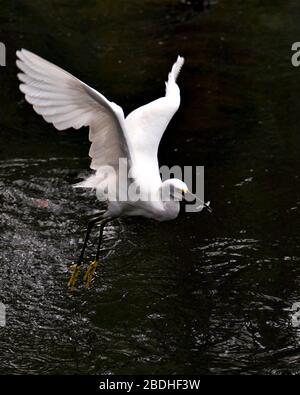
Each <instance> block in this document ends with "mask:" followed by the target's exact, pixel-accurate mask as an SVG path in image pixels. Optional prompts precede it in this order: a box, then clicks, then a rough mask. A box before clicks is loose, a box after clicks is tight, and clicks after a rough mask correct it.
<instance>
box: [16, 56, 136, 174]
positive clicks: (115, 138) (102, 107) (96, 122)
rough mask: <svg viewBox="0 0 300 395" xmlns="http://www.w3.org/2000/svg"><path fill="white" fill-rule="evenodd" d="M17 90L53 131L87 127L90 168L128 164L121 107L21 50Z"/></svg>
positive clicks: (60, 70) (51, 65)
mask: <svg viewBox="0 0 300 395" xmlns="http://www.w3.org/2000/svg"><path fill="white" fill-rule="evenodd" d="M17 57H18V60H17V66H18V67H19V69H20V70H21V71H22V72H21V73H19V74H18V78H19V80H20V81H21V84H20V90H21V91H22V92H23V93H24V94H25V98H26V100H27V101H28V102H29V103H30V104H32V105H33V108H34V110H35V111H36V112H37V113H38V114H40V115H42V116H43V118H44V119H45V120H46V121H47V122H50V123H52V124H53V125H54V126H55V127H56V129H58V130H64V129H67V128H71V127H72V128H75V129H78V128H80V127H82V126H89V127H90V131H89V139H90V141H91V143H92V144H91V147H90V151H89V155H90V157H91V158H92V162H91V168H92V169H95V170H98V169H100V168H101V167H102V166H106V165H110V166H112V167H117V166H118V162H119V158H127V159H128V160H130V155H129V149H128V145H127V141H126V130H125V124H124V114H123V110H122V108H121V107H119V106H118V105H117V104H115V103H113V102H110V101H109V100H107V99H106V98H105V97H104V96H103V95H101V93H99V92H97V91H96V90H95V89H93V88H91V87H89V86H88V85H86V84H85V83H84V82H82V81H80V80H79V79H77V78H75V77H74V76H72V75H71V74H69V73H68V72H66V71H64V70H63V69H61V68H60V67H58V66H55V65H54V64H52V63H50V62H48V61H46V60H44V59H42V58H41V57H39V56H37V55H35V54H33V53H32V52H29V51H27V50H25V49H22V50H21V51H17Z"/></svg>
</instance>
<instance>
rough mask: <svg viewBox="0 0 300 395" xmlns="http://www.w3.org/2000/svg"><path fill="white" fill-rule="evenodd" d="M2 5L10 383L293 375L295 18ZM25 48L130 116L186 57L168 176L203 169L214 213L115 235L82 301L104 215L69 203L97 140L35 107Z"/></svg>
mask: <svg viewBox="0 0 300 395" xmlns="http://www.w3.org/2000/svg"><path fill="white" fill-rule="evenodd" d="M2 3H3V4H2V6H1V7H2V16H1V27H0V31H1V41H3V42H5V43H6V45H7V52H8V58H7V67H6V68H1V70H0V79H1V94H0V104H1V105H0V155H1V160H0V202H1V208H0V209H1V216H0V219H1V222H0V235H1V236H0V243H1V266H0V286H1V294H0V301H1V302H3V303H5V304H6V306H7V326H6V327H5V328H0V335H1V336H0V354H1V362H0V373H2V374H4V373H13V374H15V373H26V374H27V373H34V374H37V373H48V374H53V373H59V374H69V373H78V374H99V373H113V374H116V373H209V374H216V373H226V374H230V373H264V374H270V373H271V374H285V373H294V374H295V373H299V371H300V356H299V355H300V326H299V327H298V323H297V311H296V307H295V306H297V305H294V304H295V303H297V302H300V295H299V285H300V266H299V259H300V258H299V257H300V251H299V250H300V236H299V229H300V226H299V225H300V220H299V210H300V188H299V183H300V179H299V174H300V161H299V154H298V152H299V146H300V137H299V130H300V118H299V114H300V101H299V94H298V91H299V89H298V87H299V83H300V69H297V68H294V67H292V65H291V62H290V57H291V50H290V48H291V45H292V43H293V42H295V41H300V25H299V17H300V5H299V2H297V1H293V0H291V1H288V2H285V3H283V2H281V1H273V2H268V3H269V4H268V5H265V4H263V3H265V2H261V1H255V0H251V1H250V0H247V1H246V0H243V1H237V0H227V1H225V0H224V1H221V0H220V1H219V2H210V5H209V4H208V3H209V2H205V4H204V2H201V1H190V2H184V1H176V0H173V1H171V0H166V1H164V2H162V1H156V0H149V1H145V2H143V4H142V5H141V2H137V1H128V2H126V3H125V2H123V1H122V2H121V1H114V2H111V1H85V2H84V3H82V2H79V1H72V2H71V1H70V2H68V1H52V2H47V1H37V0H35V1H31V2H22V1H12V2H8V1H4V2H2ZM20 47H25V48H27V49H31V50H33V51H35V52H37V53H39V54H41V55H42V56H44V57H46V58H47V59H49V60H51V61H53V62H56V63H58V64H60V65H61V66H63V67H65V68H67V69H68V70H69V71H71V72H72V73H74V74H75V75H77V76H78V77H80V78H81V79H84V80H85V81H86V82H87V83H89V84H91V85H92V86H95V87H96V88H98V89H99V90H101V92H103V93H104V94H105V95H107V96H108V97H109V98H112V99H113V100H114V101H116V102H117V103H118V104H120V105H122V106H123V107H124V108H125V109H126V112H127V111H130V110H132V109H133V108H135V107H136V106H139V105H141V104H143V103H145V102H147V101H150V100H151V99H154V98H156V97H158V96H159V95H160V94H161V93H162V92H163V89H164V86H163V81H164V80H165V78H166V74H167V72H168V70H169V68H170V65H171V64H172V62H173V61H174V59H175V58H176V56H177V54H178V53H180V54H182V55H184V56H185V57H186V59H187V63H186V65H185V67H184V70H183V72H182V75H181V77H180V85H181V88H182V106H181V109H180V111H179V112H178V114H177V115H176V116H175V118H174V120H173V121H172V123H171V124H170V127H169V129H168V132H167V133H166V135H165V136H164V138H163V141H162V145H161V148H160V162H161V164H169V165H171V164H181V165H192V164H193V165H205V187H206V189H205V194H206V199H208V200H211V202H212V205H213V207H214V212H213V215H210V214H209V213H207V212H202V213H200V214H187V213H185V212H182V213H181V215H180V217H179V218H178V219H177V220H175V221H173V222H169V223H164V224H158V223H155V222H152V221H147V220H143V219H126V220H121V221H120V222H116V223H115V224H114V225H111V226H109V227H108V228H107V229H106V231H105V235H104V245H103V253H102V265H101V268H99V270H98V272H97V275H96V278H95V281H94V284H93V287H92V288H91V289H90V290H85V289H84V288H82V287H79V288H78V290H77V292H75V293H74V294H73V295H70V293H69V292H68V291H67V289H66V282H67V278H68V264H69V263H70V262H71V261H72V260H73V259H74V257H76V256H77V253H78V250H79V248H80V245H81V243H82V239H83V236H84V226H85V224H86V221H87V216H88V215H90V214H92V213H93V212H94V211H95V210H96V209H97V208H99V203H97V201H96V199H95V197H94V195H93V194H90V193H88V192H84V191H78V190H74V189H72V188H71V185H72V184H74V183H75V182H77V181H78V179H79V175H80V174H81V173H82V172H85V171H86V170H87V169H88V166H89V160H88V158H87V152H88V142H87V131H86V130H82V131H80V132H66V133H58V132H57V131H56V130H55V129H54V128H53V127H51V126H50V125H47V124H46V123H45V122H44V121H43V120H42V119H40V118H39V117H38V116H37V115H36V114H35V113H34V112H33V111H32V109H31V108H30V106H29V105H27V104H26V103H25V102H24V100H23V98H22V95H21V94H20V93H19V92H18V90H17V81H16V78H15V74H16V69H15V66H14V58H15V55H14V52H15V50H16V49H17V48H20ZM46 202H47V203H46ZM92 241H93V242H96V239H95V235H94V236H93V239H92ZM93 254H94V246H93V244H92V243H91V244H90V245H89V248H88V254H87V257H86V262H88V261H89V260H92V259H93ZM293 306H294V310H293Z"/></svg>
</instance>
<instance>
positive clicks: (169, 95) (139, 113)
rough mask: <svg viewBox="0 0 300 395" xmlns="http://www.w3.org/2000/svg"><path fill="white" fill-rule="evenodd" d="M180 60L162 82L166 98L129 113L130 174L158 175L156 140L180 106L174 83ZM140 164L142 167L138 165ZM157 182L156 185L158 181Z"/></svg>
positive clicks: (181, 63)
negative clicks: (131, 159) (131, 160)
mask: <svg viewBox="0 0 300 395" xmlns="http://www.w3.org/2000/svg"><path fill="white" fill-rule="evenodd" d="M183 63H184V58H182V57H181V56H178V58H177V60H176V62H175V63H174V64H173V67H172V69H171V71H170V73H169V76H168V81H167V82H166V94H165V96H164V97H161V98H159V99H157V100H154V101H152V102H151V103H148V104H146V105H144V106H142V107H139V108H137V109H136V110H134V111H132V112H131V113H130V114H129V115H128V116H127V118H126V120H125V123H126V127H127V130H128V131H130V133H128V140H130V143H131V147H132V153H133V169H134V170H135V173H134V174H137V173H139V169H141V171H142V173H145V172H147V171H148V174H149V176H150V173H151V174H152V176H154V173H156V174H159V173H158V163H157V151H158V146H159V143H160V140H161V138H162V136H163V133H164V131H165V130H166V128H167V126H168V124H169V122H170V121H171V119H172V117H173V115H174V114H175V112H176V111H177V110H178V108H179V105H180V90H179V87H178V85H177V83H176V79H177V77H178V74H179V72H180V70H181V67H182V66H183ZM141 163H143V166H140V164H141ZM159 182H160V181H159Z"/></svg>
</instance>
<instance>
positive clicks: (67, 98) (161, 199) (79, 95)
mask: <svg viewBox="0 0 300 395" xmlns="http://www.w3.org/2000/svg"><path fill="white" fill-rule="evenodd" d="M17 58H18V59H17V66H18V67H19V69H20V70H21V73H19V74H18V78H19V80H20V81H21V84H20V90H21V91H22V92H23V93H24V94H25V98H26V100H27V101H28V102H29V103H30V104H32V105H33V108H34V110H35V111H36V112H37V113H38V114H40V115H42V116H43V118H44V119H45V120H46V121H47V122H50V123H52V124H53V125H54V126H55V127H56V128H57V129H58V130H64V129H67V128H71V127H72V128H75V129H79V128H81V127H82V126H89V139H90V141H91V147H90V151H89V155H90V157H91V159H92V160H91V166H90V167H91V169H93V170H95V174H93V175H91V176H90V177H88V178H87V179H86V180H84V181H83V182H82V183H79V184H77V185H76V186H77V187H86V188H94V189H96V192H97V196H98V197H99V196H100V195H101V194H103V193H107V189H108V187H109V188H110V190H113V191H114V192H115V193H116V199H112V196H111V195H110V194H108V195H106V203H107V209H106V210H105V211H102V212H101V213H100V214H99V215H98V216H97V217H96V218H94V219H93V220H92V221H90V222H89V223H88V227H87V232H86V237H85V240H84V244H83V247H82V251H81V254H80V256H79V259H78V261H77V262H76V263H74V264H73V265H72V266H71V269H72V275H71V278H70V280H69V282H68V286H69V287H70V288H73V287H74V285H75V283H76V280H77V277H78V274H79V270H80V267H81V265H82V263H83V257H84V251H85V248H86V245H87V242H88V239H89V235H90V232H91V230H92V228H93V226H94V225H96V224H100V234H99V242H98V247H97V253H96V257H95V260H94V261H93V262H92V263H91V264H90V265H89V267H88V269H87V271H86V273H85V275H84V282H85V284H86V285H87V286H89V285H90V283H91V279H92V276H93V274H94V272H95V269H96V266H97V262H98V260H99V256H100V245H101V240H102V235H103V229H104V226H105V224H107V222H109V221H111V220H114V219H116V218H118V217H121V216H137V215H138V216H144V217H147V218H153V219H156V220H158V221H165V220H171V219H174V218H176V217H177V215H178V213H179V210H180V205H179V200H180V198H181V197H182V195H183V194H184V193H190V192H189V190H188V187H187V185H186V184H185V183H184V182H183V181H181V180H179V179H176V178H172V179H169V180H166V181H164V182H162V180H161V177H160V172H159V167H158V159H157V151H158V146H159V143H160V140H161V137H162V135H163V133H164V131H165V129H166V127H167V126H168V124H169V122H170V120H171V119H172V117H173V115H174V114H175V112H176V111H177V109H178V108H179V104H180V90H179V87H178V85H177V83H176V80H177V77H178V74H179V72H180V70H181V67H182V66H183V63H184V59H183V58H182V57H181V56H178V58H177V60H176V62H175V63H174V65H173V67H172V69H171V71H170V73H169V76H168V81H167V82H166V91H165V96H163V97H161V98H159V99H157V100H154V101H152V102H151V103H149V104H146V105H144V106H142V107H139V108H138V109H136V110H135V111H133V112H131V113H130V114H129V115H128V116H127V117H126V118H125V117H124V113H123V110H122V108H121V107H119V106H118V105H117V104H115V103H113V102H111V101H109V100H107V99H106V98H105V97H104V96H103V95H102V94H101V93H99V92H97V91H96V90H95V89H93V88H91V87H89V86H88V85H87V84H85V83H84V82H82V81H80V80H79V79H77V78H75V77H74V76H72V75H71V74H69V73H68V72H66V71H64V70H63V69H61V68H60V67H58V66H55V65H54V64H52V63H50V62H48V61H46V60H44V59H43V58H41V57H39V56H37V55H35V54H33V53H32V52H29V51H27V50H25V49H22V50H20V51H17ZM120 158H124V159H126V161H127V163H128V164H129V167H130V174H128V175H127V179H126V181H127V182H125V183H124V182H122V185H119V188H118V191H116V188H113V187H112V185H113V184H114V183H115V182H118V181H119V180H120V173H121V169H120ZM108 167H109V168H110V169H113V170H114V171H109V172H107V168H108ZM132 185H135V187H138V189H139V192H141V191H142V192H144V193H146V194H148V195H149V196H151V197H150V199H131V198H130V196H129V197H128V195H127V194H126V196H127V198H126V199H120V194H122V193H123V192H124V190H125V192H127V191H128V189H129V187H130V186H132ZM110 193H112V192H110ZM193 196H194V197H195V198H197V197H196V196H195V195H193ZM198 200H199V199H198ZM200 203H201V204H202V205H203V206H206V207H207V208H208V209H209V210H211V209H210V207H209V205H208V204H206V203H204V202H202V201H200Z"/></svg>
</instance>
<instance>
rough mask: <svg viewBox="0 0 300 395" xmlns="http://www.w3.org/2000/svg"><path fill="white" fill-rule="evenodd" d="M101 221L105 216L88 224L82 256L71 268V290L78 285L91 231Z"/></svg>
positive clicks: (69, 282)
mask: <svg viewBox="0 0 300 395" xmlns="http://www.w3.org/2000/svg"><path fill="white" fill-rule="evenodd" d="M101 220H103V216H102V215H98V216H97V217H95V218H93V219H92V220H90V221H89V223H88V226H87V230H86V235H85V238H84V242H83V246H82V249H81V253H80V256H79V259H78V263H76V262H75V263H73V264H72V265H71V267H70V269H71V271H72V275H71V277H70V279H69V281H68V288H69V289H71V290H72V289H73V288H74V286H75V284H76V281H77V278H78V275H79V271H80V267H81V265H82V262H83V257H84V252H85V249H86V246H87V243H88V240H89V237H90V234H91V230H92V229H93V227H94V226H95V225H96V224H97V223H98V222H100V221H101Z"/></svg>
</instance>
